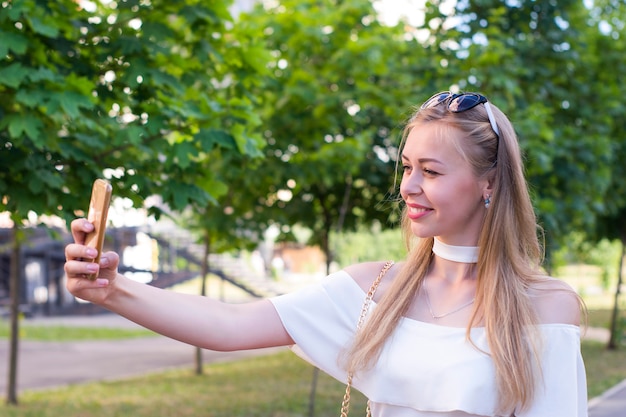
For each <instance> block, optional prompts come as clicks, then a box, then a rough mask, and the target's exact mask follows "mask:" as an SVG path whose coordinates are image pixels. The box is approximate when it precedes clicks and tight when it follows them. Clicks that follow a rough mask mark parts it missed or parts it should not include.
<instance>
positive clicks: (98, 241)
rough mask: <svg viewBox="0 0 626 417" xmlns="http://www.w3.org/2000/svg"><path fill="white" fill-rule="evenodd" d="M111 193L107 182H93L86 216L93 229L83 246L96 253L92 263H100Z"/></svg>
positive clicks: (111, 190)
mask: <svg viewBox="0 0 626 417" xmlns="http://www.w3.org/2000/svg"><path fill="white" fill-rule="evenodd" d="M112 192H113V187H112V186H111V184H109V183H108V182H107V181H105V180H102V179H97V180H96V181H94V183H93V189H92V191H91V200H90V201H89V212H88V214H87V220H88V221H89V222H90V223H92V224H93V226H94V229H93V232H91V233H89V234H88V235H87V236H86V238H85V245H87V246H89V247H92V248H95V249H96V250H97V251H98V255H97V256H96V258H95V259H93V260H92V262H96V263H98V262H100V254H101V253H102V246H103V244H104V235H105V232H106V222H107V216H108V213H109V204H110V203H111V194H112ZM88 278H89V279H91V280H94V279H96V274H92V275H89V276H88Z"/></svg>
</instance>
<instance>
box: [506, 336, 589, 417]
mask: <svg viewBox="0 0 626 417" xmlns="http://www.w3.org/2000/svg"><path fill="white" fill-rule="evenodd" d="M540 327H541V329H542V333H543V336H544V341H543V343H544V346H543V349H544V352H543V384H540V385H539V386H538V389H537V393H536V397H535V401H534V402H533V405H532V407H531V408H530V409H529V410H527V411H526V412H523V413H517V414H516V416H519V417H557V416H568V417H587V378H586V374H585V366H584V364H583V358H582V354H581V351H580V329H579V328H578V327H577V326H573V325H565V324H543V325H541V326H540Z"/></svg>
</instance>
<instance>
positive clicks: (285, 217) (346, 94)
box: [240, 0, 432, 264]
mask: <svg viewBox="0 0 626 417" xmlns="http://www.w3.org/2000/svg"><path fill="white" fill-rule="evenodd" d="M240 24H241V25H244V26H246V27H248V28H249V27H253V28H255V29H256V30H257V31H259V32H261V31H262V33H263V34H264V38H265V41H266V45H267V48H268V49H269V50H270V51H271V54H272V57H273V60H272V63H271V70H272V71H273V77H272V78H271V80H270V82H269V85H267V86H264V87H265V89H264V90H263V91H262V92H260V94H263V96H264V102H265V113H264V119H265V120H266V121H267V123H266V125H265V130H264V132H263V134H264V136H265V137H266V139H267V142H268V145H267V147H266V149H265V153H266V159H265V161H264V162H263V163H262V166H261V167H260V170H259V171H258V174H259V175H258V179H259V182H260V183H262V185H260V186H259V188H261V189H264V190H266V194H265V195H264V196H263V197H262V198H261V200H260V201H259V204H260V205H261V206H263V207H265V208H266V210H265V212H266V213H270V216H271V217H272V218H274V219H275V221H276V223H277V224H279V225H281V226H282V229H281V230H282V231H283V233H284V236H287V237H288V235H289V234H290V229H289V226H288V225H294V224H299V225H302V226H304V227H307V228H309V229H311V230H312V231H313V233H312V238H311V241H310V242H309V243H312V244H318V245H319V246H320V247H321V248H322V250H323V251H324V252H325V254H326V256H327V262H328V264H329V263H330V262H331V261H332V250H331V243H330V241H329V236H330V232H331V231H338V230H342V229H346V230H351V229H354V228H356V227H357V226H358V225H359V224H369V223H371V222H373V221H378V222H380V224H382V225H383V227H388V226H390V225H394V224H395V223H396V221H397V212H395V211H393V210H392V209H391V208H393V207H394V202H393V199H394V193H395V190H394V189H393V184H392V181H393V178H394V169H395V158H396V152H397V144H398V142H399V129H398V127H399V126H400V125H401V124H402V123H403V122H404V118H405V117H406V116H407V114H408V111H409V110H410V107H411V105H413V104H415V97H421V96H423V94H422V93H421V92H420V93H417V92H418V91H421V90H422V89H423V84H422V83H421V82H420V80H419V79H416V78H415V77H414V74H412V72H414V73H416V72H417V71H418V69H417V68H418V66H420V65H421V66H423V67H427V66H431V65H432V64H431V63H430V62H429V61H428V60H427V59H422V57H423V56H424V52H423V51H424V48H422V47H421V46H420V45H419V44H418V43H417V42H416V41H415V40H414V39H411V40H407V38H406V36H407V33H406V32H405V31H404V26H403V25H398V26H394V27H388V26H384V25H381V24H380V23H379V22H378V20H377V19H376V13H375V10H374V9H373V8H372V5H371V3H370V2H369V1H367V0H351V1H333V0H326V1H323V2H320V1H309V0H307V1H295V0H286V1H282V2H280V4H278V3H277V4H276V5H272V6H265V7H261V6H259V7H257V8H256V9H255V10H254V11H253V12H251V13H250V14H249V15H247V16H242V20H241V22H240ZM263 184H264V185H263ZM267 209H269V210H267ZM390 212H391V214H390ZM394 216H395V217H394Z"/></svg>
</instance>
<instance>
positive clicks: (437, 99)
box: [421, 92, 450, 109]
mask: <svg viewBox="0 0 626 417" xmlns="http://www.w3.org/2000/svg"><path fill="white" fill-rule="evenodd" d="M448 97H450V93H448V92H445V93H438V94H435V95H434V96H432V97H431V98H429V99H428V100H426V101H425V102H424V104H422V106H421V108H422V109H427V108H429V107H434V106H436V105H438V104H439V103H441V102H442V101H444V100H446V99H447V98H448Z"/></svg>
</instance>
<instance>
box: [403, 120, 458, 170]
mask: <svg viewBox="0 0 626 417" xmlns="http://www.w3.org/2000/svg"><path fill="white" fill-rule="evenodd" d="M463 138H464V134H463V132H461V131H460V130H459V129H457V128H455V127H453V126H450V125H448V124H444V123H420V124H417V125H415V126H413V127H412V128H411V130H410V132H409V134H408V136H407V138H406V142H405V144H404V147H403V149H402V156H403V158H408V159H423V158H433V159H438V160H441V161H442V162H447V163H450V164H458V163H461V162H462V163H464V164H467V162H466V161H465V158H463V154H462V152H461V149H460V147H459V143H460V141H462V140H463Z"/></svg>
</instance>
